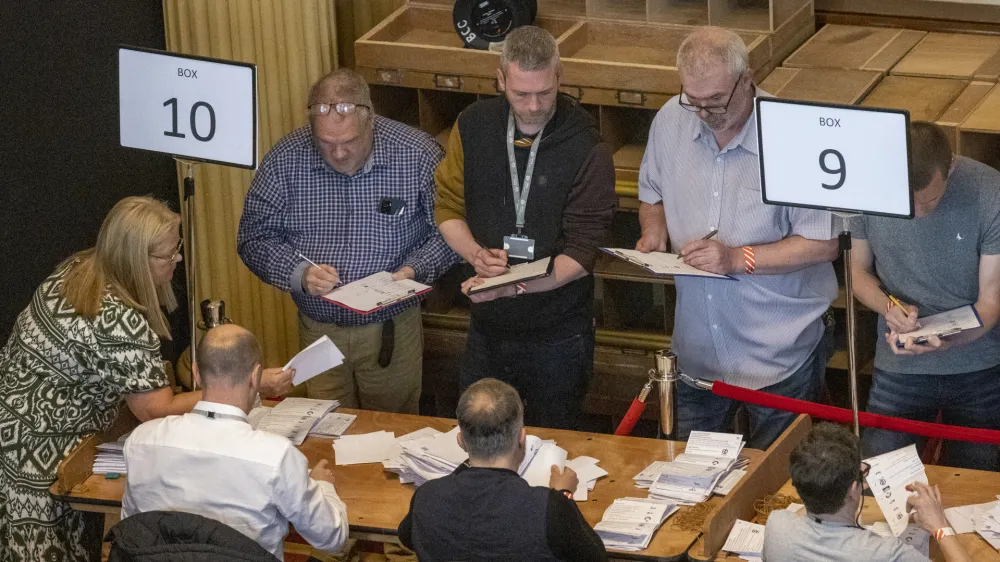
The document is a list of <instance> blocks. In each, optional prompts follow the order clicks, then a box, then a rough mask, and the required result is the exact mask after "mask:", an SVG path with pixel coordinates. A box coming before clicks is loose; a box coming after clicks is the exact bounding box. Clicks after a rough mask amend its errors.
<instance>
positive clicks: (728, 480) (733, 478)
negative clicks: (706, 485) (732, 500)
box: [712, 469, 747, 496]
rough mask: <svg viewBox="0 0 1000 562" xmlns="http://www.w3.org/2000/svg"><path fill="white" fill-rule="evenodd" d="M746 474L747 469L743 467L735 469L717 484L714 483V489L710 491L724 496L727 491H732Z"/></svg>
mask: <svg viewBox="0 0 1000 562" xmlns="http://www.w3.org/2000/svg"><path fill="white" fill-rule="evenodd" d="M746 475H747V471H745V470H743V469H736V470H733V471H732V472H730V473H729V474H727V475H726V476H725V477H724V478H723V479H722V480H720V481H719V483H718V484H716V485H715V489H714V490H712V492H714V493H716V494H719V495H720V496H725V495H727V494H729V492H732V491H733V488H734V487H735V486H736V484H737V483H739V481H740V480H742V479H743V477H744V476H746Z"/></svg>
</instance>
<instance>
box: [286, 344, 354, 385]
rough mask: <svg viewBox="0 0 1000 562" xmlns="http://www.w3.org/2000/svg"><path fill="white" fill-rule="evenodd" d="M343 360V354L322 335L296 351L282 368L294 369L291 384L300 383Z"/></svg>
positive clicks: (337, 364)
mask: <svg viewBox="0 0 1000 562" xmlns="http://www.w3.org/2000/svg"><path fill="white" fill-rule="evenodd" d="M343 362H344V354H343V353H341V352H340V350H339V349H337V346H336V345H334V344H333V342H332V341H330V338H329V337H327V336H323V337H321V338H319V339H318V340H316V341H314V342H312V343H311V344H309V347H307V348H305V349H303V350H302V351H300V352H298V353H297V354H296V355H295V357H292V360H291V361H289V362H288V363H286V364H285V366H284V367H283V368H282V369H283V370H287V369H295V377H294V378H293V379H292V384H296V385H298V384H302V383H304V382H306V381H307V380H309V379H311V378H313V377H315V376H316V375H318V374H320V373H322V372H323V371H328V370H330V369H332V368H334V367H337V366H339V365H340V364H342V363H343Z"/></svg>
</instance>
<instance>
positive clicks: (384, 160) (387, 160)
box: [306, 115, 392, 177]
mask: <svg viewBox="0 0 1000 562" xmlns="http://www.w3.org/2000/svg"><path fill="white" fill-rule="evenodd" d="M306 130H307V132H308V133H309V147H310V149H311V150H310V156H309V160H310V167H311V168H312V169H313V170H318V169H323V168H326V169H328V170H330V171H331V172H333V173H335V174H339V172H337V171H336V170H334V169H333V168H331V167H330V165H329V164H327V163H326V160H323V155H322V154H320V151H319V149H318V148H316V144H315V143H314V141H313V136H312V127H311V126H310V125H306ZM391 163H392V154H391V151H390V150H389V146H388V141H387V139H386V133H385V125H384V123H383V122H382V118H381V117H379V116H378V115H376V116H375V125H374V129H373V131H372V152H371V154H369V155H368V160H366V161H365V164H364V165H363V166H361V170H359V171H358V173H357V174H355V175H354V176H350V177H355V176H361V175H364V174H367V173H368V172H370V171H372V169H373V168H374V167H375V166H388V165H389V164H391ZM345 177H347V176H345Z"/></svg>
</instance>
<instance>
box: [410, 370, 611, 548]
mask: <svg viewBox="0 0 1000 562" xmlns="http://www.w3.org/2000/svg"><path fill="white" fill-rule="evenodd" d="M457 414H458V427H459V430H460V433H459V434H458V444H459V445H461V447H462V448H463V449H465V450H466V451H468V453H469V461H468V463H467V464H466V465H462V466H460V467H458V469H457V470H456V471H455V472H454V473H452V474H451V475H449V476H445V477H444V478H440V479H438V480H432V481H430V482H427V483H426V484H424V485H423V486H421V487H420V488H418V489H417V491H416V493H414V494H413V499H412V500H411V502H410V512H409V513H408V514H407V515H406V518H405V519H403V522H402V523H400V524H399V539H400V541H402V543H403V545H405V546H406V547H407V548H410V549H412V550H414V551H415V552H416V553H417V557H418V558H419V559H420V560H421V562H436V561H442V562H443V561H451V560H464V561H467V562H485V561H492V560H496V561H499V560H524V561H528V560H539V561H541V560H572V561H574V562H588V561H591V560H597V561H604V560H607V552H605V550H604V545H603V543H601V539H600V538H599V537H598V536H597V533H595V532H594V530H593V529H592V528H591V527H590V525H589V524H588V523H587V521H586V520H584V518H583V515H582V514H581V513H580V510H579V509H578V508H577V507H576V504H575V503H573V500H572V491H573V490H575V489H576V486H577V477H576V473H574V472H573V471H572V470H571V469H569V468H567V469H565V471H563V472H560V471H559V469H558V467H556V466H554V465H553V467H552V477H551V479H550V480H549V487H548V488H543V487H540V486H538V487H532V486H529V485H528V483H527V482H526V481H525V480H523V479H522V478H521V477H520V476H518V473H517V469H518V467H519V466H520V464H521V461H522V460H523V459H524V449H525V435H526V434H525V431H524V408H523V406H522V404H521V398H520V396H518V394H517V391H516V390H514V388H513V387H511V386H510V385H508V384H506V383H503V382H501V381H498V380H496V379H482V380H480V381H478V382H476V383H474V384H472V385H471V386H469V388H468V389H466V391H465V392H464V393H463V394H462V397H461V398H460V399H459V402H458V411H457Z"/></svg>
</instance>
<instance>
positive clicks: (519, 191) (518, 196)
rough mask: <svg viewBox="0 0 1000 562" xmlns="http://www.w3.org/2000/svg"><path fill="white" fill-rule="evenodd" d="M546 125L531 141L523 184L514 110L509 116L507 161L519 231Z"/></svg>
mask: <svg viewBox="0 0 1000 562" xmlns="http://www.w3.org/2000/svg"><path fill="white" fill-rule="evenodd" d="M544 130H545V125H542V128H541V129H539V130H538V136H536V137H535V142H533V143H531V151H530V152H529V153H528V164H527V166H525V168H524V186H523V187H522V186H521V178H520V177H519V176H518V174H517V158H515V157H514V110H513V109H511V110H510V114H509V115H508V116H507V161H508V163H509V164H510V187H511V190H512V191H513V192H514V210H515V211H516V213H517V222H516V225H517V233H518V234H520V233H521V230H522V229H524V215H525V210H526V209H527V208H528V192H529V191H530V190H531V176H532V174H533V173H534V171H535V158H536V157H537V156H538V146H539V145H540V144H542V132H543V131H544Z"/></svg>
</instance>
